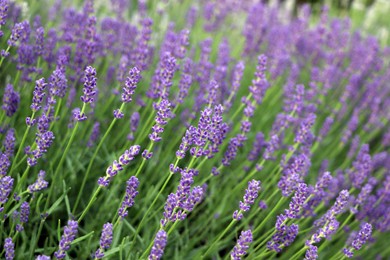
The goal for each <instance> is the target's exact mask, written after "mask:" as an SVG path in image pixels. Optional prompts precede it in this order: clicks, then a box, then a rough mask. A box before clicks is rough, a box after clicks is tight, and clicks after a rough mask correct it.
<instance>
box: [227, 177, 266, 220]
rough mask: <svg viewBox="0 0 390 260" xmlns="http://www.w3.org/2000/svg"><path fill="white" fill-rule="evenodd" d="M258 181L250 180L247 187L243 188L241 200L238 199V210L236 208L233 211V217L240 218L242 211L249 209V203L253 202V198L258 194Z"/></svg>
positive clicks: (259, 183)
mask: <svg viewBox="0 0 390 260" xmlns="http://www.w3.org/2000/svg"><path fill="white" fill-rule="evenodd" d="M260 185H261V182H260V181H256V180H251V181H250V182H248V188H247V189H246V190H245V195H244V197H243V201H240V210H239V211H238V210H236V211H234V213H233V219H235V220H240V219H242V217H243V214H242V212H246V211H248V210H249V209H250V207H251V205H252V204H253V203H254V202H255V199H256V198H257V196H258V195H259V191H260V188H261V187H260Z"/></svg>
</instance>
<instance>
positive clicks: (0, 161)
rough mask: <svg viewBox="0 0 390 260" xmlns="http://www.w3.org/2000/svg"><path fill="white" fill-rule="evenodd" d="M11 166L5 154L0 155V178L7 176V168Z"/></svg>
mask: <svg viewBox="0 0 390 260" xmlns="http://www.w3.org/2000/svg"><path fill="white" fill-rule="evenodd" d="M10 166H11V162H10V160H9V158H8V156H7V155H6V154H5V153H0V178H1V177H2V176H5V175H6V174H7V171H8V168H9V167H10Z"/></svg>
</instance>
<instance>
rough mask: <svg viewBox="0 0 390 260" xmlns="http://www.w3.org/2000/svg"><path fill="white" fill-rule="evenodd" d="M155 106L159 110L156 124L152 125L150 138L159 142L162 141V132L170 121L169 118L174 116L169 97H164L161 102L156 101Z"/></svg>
mask: <svg viewBox="0 0 390 260" xmlns="http://www.w3.org/2000/svg"><path fill="white" fill-rule="evenodd" d="M153 108H154V109H155V110H156V111H157V115H156V117H155V122H156V124H155V125H154V126H153V127H152V133H150V134H149V139H150V140H151V141H152V142H159V141H161V134H162V133H163V132H164V126H165V125H166V124H167V123H168V119H170V118H171V117H172V112H171V103H170V102H169V101H168V99H163V100H161V102H160V103H154V104H153Z"/></svg>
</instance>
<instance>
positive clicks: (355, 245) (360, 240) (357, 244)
mask: <svg viewBox="0 0 390 260" xmlns="http://www.w3.org/2000/svg"><path fill="white" fill-rule="evenodd" d="M371 234H372V225H371V224H370V223H365V224H363V226H362V228H361V229H360V231H359V233H358V234H357V236H356V237H355V239H354V240H353V241H352V248H344V249H343V253H344V254H345V255H346V256H347V257H348V258H351V257H352V256H353V251H354V250H360V249H361V248H362V246H363V245H364V244H365V243H366V242H367V241H368V240H369V239H370V238H371Z"/></svg>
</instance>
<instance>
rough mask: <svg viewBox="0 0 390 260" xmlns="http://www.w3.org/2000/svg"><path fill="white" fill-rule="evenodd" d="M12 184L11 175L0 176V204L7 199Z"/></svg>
mask: <svg viewBox="0 0 390 260" xmlns="http://www.w3.org/2000/svg"><path fill="white" fill-rule="evenodd" d="M13 185H14V179H13V178H12V177H10V176H4V177H1V178H0V205H1V204H5V203H6V202H7V201H8V196H9V194H10V193H11V191H12V187H13ZM0 211H1V210H0Z"/></svg>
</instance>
